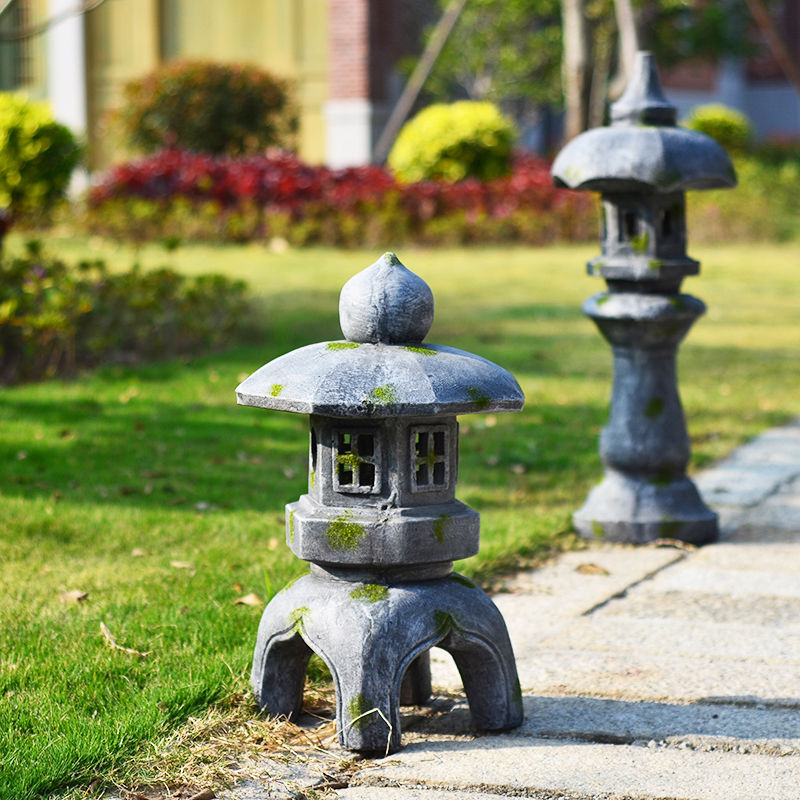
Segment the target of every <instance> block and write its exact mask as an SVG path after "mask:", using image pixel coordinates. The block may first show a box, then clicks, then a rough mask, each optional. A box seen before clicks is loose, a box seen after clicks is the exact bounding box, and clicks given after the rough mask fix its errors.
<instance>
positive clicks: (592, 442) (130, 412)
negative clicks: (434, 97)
mask: <svg viewBox="0 0 800 800" xmlns="http://www.w3.org/2000/svg"><path fill="white" fill-rule="evenodd" d="M19 243H20V238H19V237H18V236H11V237H9V239H8V240H7V246H8V247H9V248H10V249H11V250H13V249H15V248H17V247H19ZM49 245H50V249H51V250H52V251H54V252H57V253H60V254H62V255H64V257H66V258H68V259H77V258H78V257H82V256H86V255H93V256H102V257H105V258H107V259H108V260H109V261H110V262H111V263H112V264H114V265H118V266H120V267H127V266H129V265H130V264H131V263H132V260H133V258H134V256H133V253H132V251H130V250H127V249H119V248H116V247H115V246H113V245H111V244H109V243H104V242H97V241H91V242H90V241H87V240H83V239H75V240H72V239H64V240H58V239H57V238H54V239H53V240H52V242H49ZM595 253H596V248H595V247H559V248H550V249H542V250H531V249H522V248H520V249H512V248H486V249H481V248H473V249H458V250H455V249H454V250H438V251H422V250H420V251H415V250H408V251H403V252H400V253H399V256H400V258H401V260H403V261H404V263H405V264H406V265H407V266H408V267H410V268H411V269H413V270H414V271H415V272H417V273H418V274H419V275H421V276H422V277H423V278H424V279H425V280H426V281H427V282H428V283H429V284H430V286H431V288H432V289H433V291H434V296H435V298H436V304H437V312H436V320H435V322H434V327H433V329H432V331H431V334H430V336H429V337H428V339H429V341H431V342H438V343H442V344H449V345H453V346H455V347H460V348H463V349H466V350H471V351H474V352H476V353H478V354H480V355H483V356H485V357H487V358H490V359H492V360H494V361H496V362H498V363H499V364H501V365H503V366H505V367H507V368H508V369H510V370H511V371H512V372H514V374H515V375H516V376H517V378H518V379H519V381H520V383H521V385H522V388H523V390H524V391H525V394H526V397H527V405H526V408H525V410H524V411H523V412H522V413H520V414H515V415H492V416H483V415H474V416H470V417H463V418H462V420H461V422H462V441H461V469H460V480H459V486H460V490H459V492H458V496H459V498H460V499H462V500H463V501H465V502H466V503H468V504H470V505H472V506H473V507H474V508H476V509H477V510H478V511H480V512H481V514H482V519H483V526H482V548H481V554H480V555H479V556H478V557H476V558H474V559H471V560H469V561H468V562H466V563H464V564H462V565H459V569H461V571H463V572H465V573H467V574H470V575H473V576H475V577H477V578H478V579H480V580H482V581H484V582H489V583H490V582H491V580H492V578H491V576H492V574H493V573H495V572H496V571H497V570H498V569H500V568H506V567H509V566H513V565H514V564H518V563H520V561H521V560H524V559H531V558H536V557H541V556H542V555H543V554H544V553H546V552H547V551H548V550H549V549H550V548H552V547H557V546H560V545H561V544H563V543H564V542H566V541H567V539H568V536H567V533H566V532H567V531H568V530H569V517H570V513H571V512H572V511H573V510H574V509H575V508H576V507H577V506H578V505H579V504H580V503H581V501H582V499H583V497H584V496H585V493H586V491H587V490H588V489H589V487H590V486H591V485H592V484H593V483H594V482H596V481H597V480H598V479H599V476H600V464H599V460H598V457H597V454H596V446H597V435H598V433H599V430H600V427H601V426H602V424H603V422H604V420H605V417H606V413H607V398H608V395H609V389H610V378H611V370H610V367H611V358H610V353H609V350H608V347H607V345H605V343H604V342H603V341H602V339H601V338H600V336H599V335H598V334H597V333H596V331H595V329H594V327H593V325H592V324H591V323H590V322H589V321H588V320H586V319H585V318H583V317H582V315H581V313H580V304H581V302H582V300H583V299H584V298H585V297H586V296H588V295H589V294H591V293H593V292H596V291H601V290H602V288H603V284H602V282H600V281H597V280H594V279H590V278H588V277H586V276H585V275H584V272H583V262H584V261H585V260H586V259H587V258H588V257H590V256H591V255H593V254H595ZM378 255H380V253H377V252H369V253H365V252H340V251H332V250H324V249H319V250H314V249H312V250H305V251H288V252H285V253H280V254H279V253H273V252H270V251H269V250H266V249H264V248H263V247H258V246H243V247H231V246H228V247H206V246H203V247H200V246H197V247H194V246H191V247H189V246H187V247H183V248H181V249H179V250H178V251H176V252H175V253H171V254H167V253H165V252H164V251H163V249H160V248H158V247H148V248H144V249H142V250H140V251H138V253H137V254H136V257H138V258H139V259H140V261H141V262H142V264H143V265H145V266H155V265H159V264H165V263H168V264H171V265H174V266H176V267H178V268H179V269H181V270H184V271H186V272H192V273H196V272H208V271H221V272H225V273H227V274H229V275H231V276H236V277H242V278H245V279H246V280H248V282H249V283H250V285H251V286H252V288H253V290H254V292H255V293H256V294H257V296H258V297H259V304H260V310H261V313H262V314H263V315H264V320H265V327H266V333H265V335H264V338H263V341H261V342H259V343H256V344H253V345H250V346H246V347H245V346H242V347H237V348H236V349H232V350H229V351H227V352H225V353H221V354H215V355H208V356H204V357H202V358H197V359H194V360H192V361H189V362H177V361H176V362H170V363H166V364H157V365H150V366H146V367H141V368H127V367H109V368H104V369H101V370H99V371H97V372H95V373H93V374H91V375H86V376H84V377H81V378H80V379H78V380H74V381H70V382H62V381H48V382H44V383H40V384H35V385H29V386H21V387H15V388H5V389H0V424H1V426H2V427H0V459H2V461H1V462H0V463H2V464H3V468H2V470H0V493H2V512H0V513H2V520H3V521H2V529H1V530H0V798H2V800H12V799H13V800H27V798H36V797H46V796H48V795H50V794H53V793H55V794H58V793H60V792H63V791H64V790H65V789H66V788H68V787H69V786H86V785H87V784H88V783H89V782H90V781H92V780H93V779H95V778H99V779H100V781H101V783H102V781H104V780H106V779H107V778H108V776H109V775H113V776H115V777H116V779H117V780H121V781H127V780H132V779H131V778H130V777H126V772H125V770H126V769H127V767H126V766H125V765H126V764H128V763H129V762H130V760H131V757H132V755H133V754H135V753H136V752H137V751H141V750H142V748H146V746H147V743H148V742H153V741H155V740H157V739H159V738H160V737H162V736H164V735H166V734H167V733H168V731H170V730H171V729H173V728H174V727H175V726H177V725H179V724H180V723H182V722H183V721H184V720H186V719H187V718H188V717H189V716H190V715H193V714H197V713H199V712H200V711H201V710H203V709H205V708H206V707H208V706H209V705H210V704H213V703H215V702H218V701H223V700H224V699H225V698H230V697H231V696H232V695H234V694H235V693H237V692H241V691H242V690H243V689H244V688H245V687H246V684H247V676H248V673H249V666H250V664H249V661H250V657H251V653H252V647H253V645H254V642H255V632H256V627H257V623H258V617H259V614H260V611H261V608H259V607H255V606H250V605H237V604H235V602H234V601H235V600H236V599H237V598H239V597H242V596H244V595H247V594H248V593H251V592H252V593H255V594H257V595H258V596H259V597H260V598H261V599H263V600H264V601H266V600H267V599H268V598H269V597H270V596H271V595H272V594H273V593H274V592H275V591H277V590H279V589H280V588H281V586H282V585H284V584H285V583H286V582H287V581H288V580H290V579H292V578H293V577H295V576H297V575H299V574H301V573H302V572H304V571H305V565H304V564H303V563H301V562H298V561H297V560H296V559H294V558H293V557H291V556H290V555H289V551H288V549H287V548H286V547H285V545H284V544H283V520H282V509H283V505H284V504H285V503H286V502H289V501H292V500H294V499H295V498H297V496H298V495H300V494H301V493H302V492H303V491H304V487H305V485H306V474H305V468H306V447H307V421H306V419H305V418H304V417H300V416H296V415H290V414H280V413H275V412H266V411H263V410H259V409H251V408H240V407H237V406H236V405H235V400H234V395H233V389H234V387H235V386H236V384H237V383H238V381H239V380H241V378H243V377H244V376H245V375H246V374H248V373H250V372H252V371H253V370H254V369H256V368H257V367H258V366H260V365H261V364H262V363H264V362H265V361H267V360H269V359H271V358H273V357H275V356H277V355H280V354H281V353H284V352H286V351H287V350H290V349H293V348H295V347H299V346H301V345H303V344H308V343H310V342H314V341H321V340H326V339H337V338H341V334H340V332H339V329H338V324H337V305H338V302H337V298H338V291H339V289H340V287H341V285H342V284H343V282H344V281H345V280H346V279H347V278H348V277H349V276H350V275H352V274H354V273H355V272H357V271H358V270H360V269H362V268H363V267H365V266H367V265H368V264H370V263H371V262H372V261H374V260H375V258H376V257H377V256H378ZM693 255H695V257H699V258H700V259H701V260H702V261H703V276H702V278H701V279H700V280H697V279H694V280H692V279H690V280H687V281H686V282H685V284H684V288H685V290H686V291H689V292H696V293H697V294H698V295H699V296H701V297H702V298H703V299H704V300H705V301H706V302H707V304H708V305H709V313H708V314H707V315H706V316H705V317H704V318H703V319H701V320H700V322H699V323H698V324H697V325H696V326H695V329H694V330H693V331H692V332H691V333H690V335H689V337H688V339H687V341H686V343H685V344H684V346H683V348H682V351H681V358H680V373H681V393H682V397H683V400H684V405H685V408H686V412H687V418H688V423H689V428H690V432H691V434H692V441H693V448H694V464H695V465H702V464H705V463H708V462H709V461H711V460H713V459H715V458H718V457H720V456H722V455H724V454H725V453H726V452H728V451H729V450H730V449H731V448H732V447H733V446H735V445H737V444H739V443H740V442H742V441H744V440H745V439H746V438H748V437H750V436H751V435H753V434H755V433H757V432H758V431H759V430H762V429H763V428H765V427H768V426H770V425H773V424H776V423H779V422H783V421H785V420H788V419H789V418H791V417H793V416H796V415H798V414H800V393H799V392H798V389H797V387H798V385H800V358H798V348H799V347H800V345H798V341H800V336H798V331H799V330H800V316H799V315H798V305H799V304H798V294H799V293H800V284H798V278H797V268H798V265H799V264H800V246H798V245H796V244H795V245H766V246H736V247H716V248H705V249H700V248H698V251H696V252H694V253H693ZM72 591H79V592H86V593H87V596H86V598H85V599H84V600H83V601H70V600H69V599H66V600H65V599H62V595H64V594H65V593H68V592H72ZM101 623H103V624H104V625H105V626H106V629H107V631H108V632H109V635H110V636H112V637H113V639H114V640H115V641H116V642H117V643H118V644H119V645H120V646H123V647H127V648H130V649H133V650H136V651H141V652H146V653H149V655H147V656H146V657H139V656H137V655H135V654H132V653H129V652H125V651H123V650H121V649H116V648H113V647H112V646H111V645H110V642H109V639H108V638H107V636H104V635H103V633H101Z"/></svg>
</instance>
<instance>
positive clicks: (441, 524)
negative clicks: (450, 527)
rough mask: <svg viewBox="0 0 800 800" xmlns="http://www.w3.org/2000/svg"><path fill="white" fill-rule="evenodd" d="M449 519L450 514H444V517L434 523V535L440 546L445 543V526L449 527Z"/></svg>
mask: <svg viewBox="0 0 800 800" xmlns="http://www.w3.org/2000/svg"><path fill="white" fill-rule="evenodd" d="M449 519H450V515H449V514H442V516H441V517H439V518H438V519H437V520H436V522H434V523H433V535H434V536H435V537H436V541H437V542H439V544H442V542H444V536H445V526H446V525H447V520H449Z"/></svg>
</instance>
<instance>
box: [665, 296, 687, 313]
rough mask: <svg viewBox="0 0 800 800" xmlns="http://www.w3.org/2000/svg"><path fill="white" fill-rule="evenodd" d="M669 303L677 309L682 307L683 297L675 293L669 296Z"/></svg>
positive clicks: (683, 304)
mask: <svg viewBox="0 0 800 800" xmlns="http://www.w3.org/2000/svg"><path fill="white" fill-rule="evenodd" d="M669 304H670V305H671V306H672V307H673V308H677V309H678V310H679V311H680V310H681V309H683V308H684V306H685V303H684V302H683V298H682V297H681V296H680V295H675V296H674V297H670V298H669Z"/></svg>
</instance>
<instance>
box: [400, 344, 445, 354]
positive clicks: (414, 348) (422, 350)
mask: <svg viewBox="0 0 800 800" xmlns="http://www.w3.org/2000/svg"><path fill="white" fill-rule="evenodd" d="M403 350H408V352H409V353H417V354H418V355H421V356H435V355H437V352H436V350H431V349H430V347H422V346H421V345H413V344H409V345H405V346H404V347H403Z"/></svg>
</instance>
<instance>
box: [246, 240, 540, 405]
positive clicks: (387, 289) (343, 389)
mask: <svg viewBox="0 0 800 800" xmlns="http://www.w3.org/2000/svg"><path fill="white" fill-rule="evenodd" d="M339 319H340V325H341V328H342V332H343V333H344V335H345V337H346V340H345V341H335V342H319V343H317V344H311V345H308V346H307V347H301V348H300V349H298V350H294V351H292V352H291V353H287V354H286V355H284V356H281V357H279V358H276V359H275V360H274V361H271V362H269V363H268V364H265V365H264V366H263V367H261V368H260V369H259V370H257V371H256V372H254V373H253V374H252V375H251V376H250V377H249V378H247V379H246V380H245V381H244V382H242V383H241V384H240V385H239V386H238V387H237V389H236V397H237V400H238V402H239V403H240V404H241V405H246V406H258V407H260V408H272V409H276V410H279V411H293V412H296V413H299V414H320V415H323V416H331V417H353V418H365V417H372V418H380V417H389V416H406V415H413V416H428V415H437V414H467V413H472V412H489V411H517V410H519V409H521V408H522V406H523V403H524V397H523V394H522V390H521V389H520V387H519V384H518V383H517V381H516V380H515V378H514V377H513V376H512V375H511V373H509V372H507V371H506V370H504V369H502V368H501V367H499V366H497V365H496V364H493V363H492V362H491V361H487V360H486V359H484V358H481V357H480V356H476V355H473V354H472V353H467V352H465V351H463V350H457V349H455V348H452V347H445V346H442V345H436V344H427V343H425V344H423V340H424V338H425V336H426V335H427V333H428V330H429V329H430V326H431V324H432V322H433V295H432V293H431V290H430V288H429V287H428V285H427V284H426V283H425V282H424V281H423V280H422V279H421V278H420V277H418V276H417V275H415V274H414V273H413V272H411V271H410V270H408V269H406V267H404V266H403V265H402V264H401V263H400V261H399V259H398V258H397V256H396V255H395V254H394V253H385V254H384V255H383V256H381V258H379V259H378V260H377V261H376V262H375V263H374V264H373V265H372V266H370V267H368V268H367V269H365V270H363V271H362V272H359V273H358V274H357V275H355V276H354V277H353V278H351V279H350V280H349V281H348V282H347V283H346V284H345V286H344V288H343V289H342V292H341V296H340V302H339Z"/></svg>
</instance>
